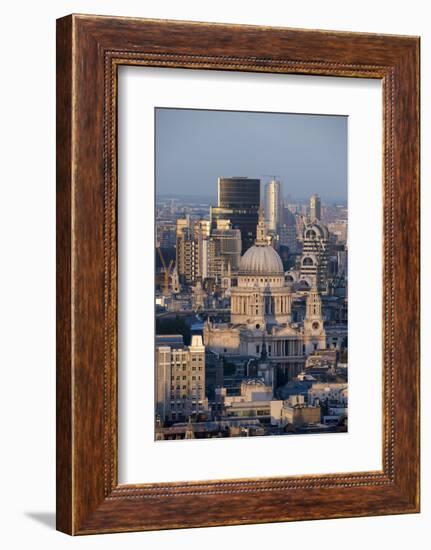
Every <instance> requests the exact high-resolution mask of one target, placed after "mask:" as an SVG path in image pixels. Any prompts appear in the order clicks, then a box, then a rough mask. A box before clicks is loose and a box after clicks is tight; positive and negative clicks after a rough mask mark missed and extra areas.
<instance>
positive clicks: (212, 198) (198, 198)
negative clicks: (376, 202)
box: [156, 176, 347, 206]
mask: <svg viewBox="0 0 431 550" xmlns="http://www.w3.org/2000/svg"><path fill="white" fill-rule="evenodd" d="M250 177H251V176H250ZM317 194H318V195H319V197H320V199H321V201H322V204H325V205H333V204H346V205H347V198H341V197H339V198H337V197H331V198H330V199H327V198H325V197H324V196H322V195H321V194H320V193H317ZM310 197H311V195H310ZM310 197H306V196H304V197H290V198H288V197H286V196H283V200H284V201H287V200H289V201H290V202H291V203H293V204H294V203H295V202H298V203H308V202H309V200H310ZM156 199H176V200H190V199H191V200H193V201H195V202H196V203H197V202H202V201H203V199H205V201H203V202H205V203H207V204H208V205H211V206H214V205H215V204H216V202H217V193H214V194H211V195H197V194H184V193H158V192H157V190H156ZM262 200H263V199H262Z"/></svg>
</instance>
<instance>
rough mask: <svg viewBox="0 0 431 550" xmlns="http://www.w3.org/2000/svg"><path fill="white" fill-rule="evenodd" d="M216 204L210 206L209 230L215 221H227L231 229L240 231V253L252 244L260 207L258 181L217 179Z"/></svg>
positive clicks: (241, 178) (214, 224) (238, 178)
mask: <svg viewBox="0 0 431 550" xmlns="http://www.w3.org/2000/svg"><path fill="white" fill-rule="evenodd" d="M217 195H218V203H217V206H211V209H210V216H211V228H212V229H216V227H217V220H229V221H230V223H231V225H232V229H239V230H240V231H241V242H242V247H241V248H242V253H244V252H245V251H246V250H247V248H249V247H250V246H252V245H253V244H254V240H255V239H256V225H257V222H258V212H259V205H260V179H252V178H246V177H232V178H218V187H217Z"/></svg>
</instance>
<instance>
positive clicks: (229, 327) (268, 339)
mask: <svg viewBox="0 0 431 550" xmlns="http://www.w3.org/2000/svg"><path fill="white" fill-rule="evenodd" d="M316 295H317V296H318V294H317V291H316V293H313V298H312V299H313V305H312V304H311V303H310V310H309V313H310V315H309V318H308V322H307V327H306V328H305V327H304V328H303V327H301V326H299V325H298V324H295V323H292V317H291V308H292V292H291V288H290V285H289V284H288V283H286V281H285V276H284V270H283V264H282V262H281V259H280V256H279V255H278V253H277V252H276V251H275V250H274V248H273V247H272V246H270V245H269V244H268V239H267V235H266V228H265V222H264V219H263V213H262V212H261V213H260V218H259V223H258V227H257V239H256V242H255V244H254V246H252V247H250V248H249V249H248V250H247V251H246V252H245V254H244V255H243V256H242V258H241V261H240V264H239V270H238V283H237V286H236V287H233V288H232V289H231V318H230V322H229V323H211V322H210V321H209V320H208V321H207V323H206V325H205V327H204V341H205V345H206V346H208V348H209V349H211V350H213V351H215V352H217V353H220V354H225V355H233V356H235V355H245V356H249V357H260V355H261V353H262V349H263V346H264V345H265V348H266V354H267V359H268V361H269V362H272V363H274V362H276V363H277V371H278V372H277V378H278V381H280V380H281V379H285V380H287V379H290V378H292V377H293V376H295V375H296V374H298V373H299V372H301V371H302V370H303V369H304V365H305V359H306V354H305V351H306V342H307V345H308V344H310V345H309V348H310V349H315V347H314V345H315V344H316V345H317V348H316V349H322V348H323V347H324V332H323V339H322V330H323V319H322V318H321V306H320V309H319V305H318V303H317V301H318V300H317V298H316ZM315 302H316V303H315ZM313 308H314V310H315V312H314V313H313V314H312V309H313ZM319 311H320V317H319V315H318V314H319ZM313 323H314V324H313ZM316 323H318V324H319V327H317V326H316ZM310 346H311V347H310Z"/></svg>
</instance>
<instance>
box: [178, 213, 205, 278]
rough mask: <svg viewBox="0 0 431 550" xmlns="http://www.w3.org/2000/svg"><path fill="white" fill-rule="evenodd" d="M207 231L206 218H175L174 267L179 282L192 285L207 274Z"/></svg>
mask: <svg viewBox="0 0 431 550" xmlns="http://www.w3.org/2000/svg"><path fill="white" fill-rule="evenodd" d="M209 233H210V222H209V221H208V220H197V221H195V222H193V223H192V221H191V220H190V218H188V217H187V218H179V219H178V220H177V225H176V265H175V267H176V270H177V273H178V277H179V280H180V282H181V283H184V284H186V285H194V284H196V282H197V281H203V280H204V279H205V278H206V277H207V276H208V239H209Z"/></svg>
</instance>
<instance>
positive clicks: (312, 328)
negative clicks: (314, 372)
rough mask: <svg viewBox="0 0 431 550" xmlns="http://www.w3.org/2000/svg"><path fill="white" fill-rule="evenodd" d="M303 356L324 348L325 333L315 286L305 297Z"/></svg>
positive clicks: (320, 304) (320, 302) (319, 300)
mask: <svg viewBox="0 0 431 550" xmlns="http://www.w3.org/2000/svg"><path fill="white" fill-rule="evenodd" d="M304 344H305V354H306V355H309V354H310V353H313V351H316V350H319V349H325V348H326V332H325V329H324V327H323V317H322V300H321V298H320V295H319V292H318V290H317V287H316V285H314V286H313V288H312V289H311V290H310V293H309V295H308V296H307V304H306V311H305V319H304Z"/></svg>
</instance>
